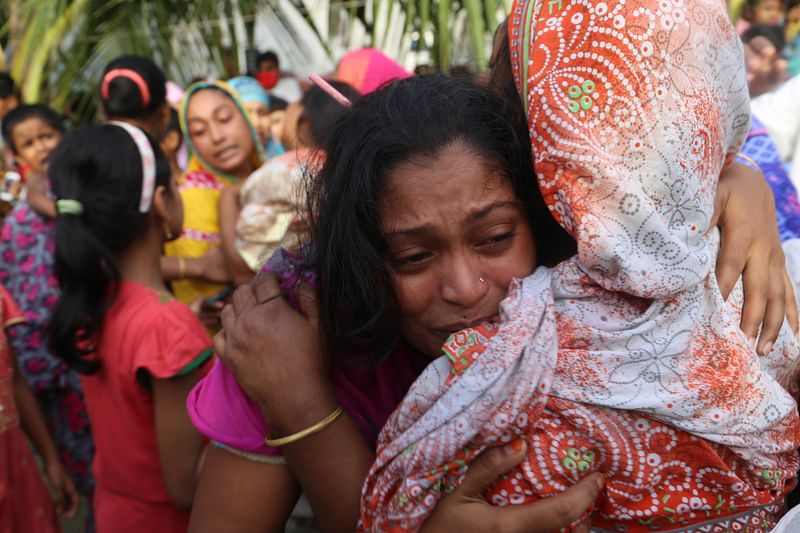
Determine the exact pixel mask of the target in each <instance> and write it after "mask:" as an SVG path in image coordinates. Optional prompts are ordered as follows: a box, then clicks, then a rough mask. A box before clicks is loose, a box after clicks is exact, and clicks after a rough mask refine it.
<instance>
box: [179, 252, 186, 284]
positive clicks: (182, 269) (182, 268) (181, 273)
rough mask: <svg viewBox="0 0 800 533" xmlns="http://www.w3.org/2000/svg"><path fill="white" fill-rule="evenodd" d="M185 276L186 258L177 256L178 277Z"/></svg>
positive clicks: (182, 277)
mask: <svg viewBox="0 0 800 533" xmlns="http://www.w3.org/2000/svg"><path fill="white" fill-rule="evenodd" d="M184 278H186V259H184V258H183V257H178V279H184Z"/></svg>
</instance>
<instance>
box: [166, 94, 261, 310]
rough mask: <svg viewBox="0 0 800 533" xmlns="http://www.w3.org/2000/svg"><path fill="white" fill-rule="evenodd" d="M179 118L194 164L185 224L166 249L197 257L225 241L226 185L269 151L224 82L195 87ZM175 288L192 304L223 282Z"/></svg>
mask: <svg viewBox="0 0 800 533" xmlns="http://www.w3.org/2000/svg"><path fill="white" fill-rule="evenodd" d="M180 123H181V129H182V130H183V132H184V137H185V140H186V145H187V147H188V149H189V153H190V159H189V166H188V167H187V169H186V174H185V175H184V176H183V177H182V178H181V180H180V183H179V185H178V189H179V191H180V194H181V198H182V199H183V206H184V223H183V232H182V233H181V236H180V238H179V239H177V240H175V241H172V242H170V243H169V244H167V246H166V253H167V255H169V256H174V257H180V258H193V257H200V256H203V255H205V254H206V253H207V252H208V251H209V250H211V249H212V248H214V247H217V246H219V245H220V242H221V238H220V225H219V198H220V195H221V193H222V190H223V189H224V188H225V187H228V186H233V185H236V184H237V183H239V182H240V181H241V180H244V179H246V178H247V177H248V176H249V175H250V174H251V173H252V172H253V171H254V170H255V169H257V168H258V167H259V166H261V163H262V162H263V161H264V153H263V147H262V145H261V142H259V140H258V135H257V133H256V130H255V128H254V127H253V124H252V122H251V121H250V118H249V117H248V115H247V112H246V111H245V108H244V106H243V105H242V103H241V101H240V100H239V97H238V95H237V93H236V91H234V90H233V89H232V88H231V87H230V86H228V85H227V84H226V83H225V82H221V81H203V82H198V83H195V84H194V85H192V86H190V87H189V88H188V89H187V90H186V94H185V95H184V97H183V102H182V104H181V110H180ZM179 264H180V260H179ZM179 277H183V276H179ZM172 287H173V289H174V291H175V296H176V297H177V298H178V299H179V300H180V301H182V302H185V303H191V302H194V301H196V300H197V299H199V298H204V297H209V296H212V295H214V294H216V293H218V292H219V291H221V290H222V289H223V288H224V285H220V284H218V283H212V282H209V281H206V280H204V279H199V278H187V279H179V280H177V281H173V284H172Z"/></svg>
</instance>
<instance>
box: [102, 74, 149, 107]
mask: <svg viewBox="0 0 800 533" xmlns="http://www.w3.org/2000/svg"><path fill="white" fill-rule="evenodd" d="M117 78H128V79H129V80H131V81H132V82H133V83H135V84H136V86H137V87H139V92H140V93H142V106H143V107H147V106H148V104H149V103H150V89H148V88H147V83H145V81H144V78H142V77H141V76H140V75H139V73H138V72H135V71H133V70H130V69H127V68H115V69H114V70H109V71H108V72H106V75H105V76H103V83H102V85H101V86H100V96H102V97H103V100H107V99H108V85H109V84H110V83H111V82H112V80H115V79H117Z"/></svg>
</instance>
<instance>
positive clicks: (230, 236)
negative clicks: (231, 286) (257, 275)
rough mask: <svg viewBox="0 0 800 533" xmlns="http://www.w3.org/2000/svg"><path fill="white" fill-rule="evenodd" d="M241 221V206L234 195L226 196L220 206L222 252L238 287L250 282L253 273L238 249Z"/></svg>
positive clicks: (221, 200)
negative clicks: (238, 225) (237, 236)
mask: <svg viewBox="0 0 800 533" xmlns="http://www.w3.org/2000/svg"><path fill="white" fill-rule="evenodd" d="M238 219H239V205H238V204H237V197H236V196H235V195H233V194H224V195H223V197H222V198H221V199H220V204H219V229H220V236H221V237H222V252H223V254H224V255H225V264H226V265H227V267H228V272H230V273H231V277H232V278H233V282H234V283H235V284H236V285H241V284H243V283H247V282H249V281H250V280H251V279H252V278H253V271H252V270H250V267H248V266H247V263H245V262H244V259H242V256H241V255H239V251H238V250H237V249H236V221H237V220H238Z"/></svg>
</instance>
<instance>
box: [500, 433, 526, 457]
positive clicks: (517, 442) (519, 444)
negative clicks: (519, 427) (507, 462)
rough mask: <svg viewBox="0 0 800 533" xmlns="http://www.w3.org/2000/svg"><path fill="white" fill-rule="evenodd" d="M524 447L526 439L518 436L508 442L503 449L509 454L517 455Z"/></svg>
mask: <svg viewBox="0 0 800 533" xmlns="http://www.w3.org/2000/svg"><path fill="white" fill-rule="evenodd" d="M524 447H525V441H524V440H522V439H521V438H519V437H517V438H515V439H514V440H512V441H511V442H509V443H508V444H506V445H505V446H504V447H503V449H504V450H505V452H506V453H507V454H509V455H516V454H518V453H519V452H521V451H522V449H523V448H524Z"/></svg>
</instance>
